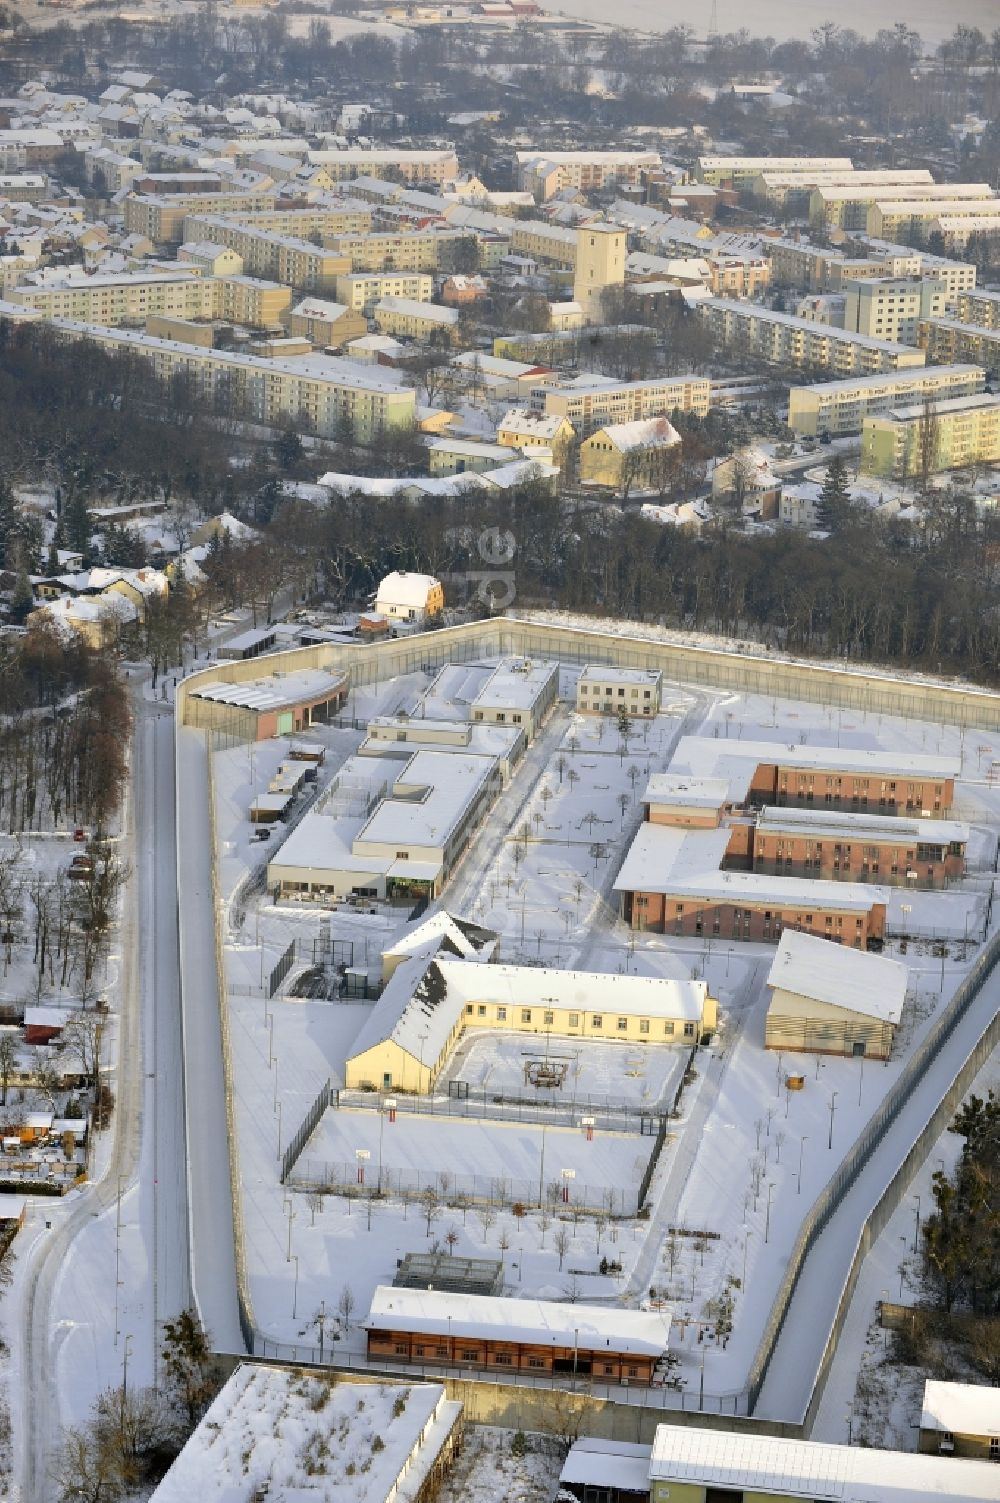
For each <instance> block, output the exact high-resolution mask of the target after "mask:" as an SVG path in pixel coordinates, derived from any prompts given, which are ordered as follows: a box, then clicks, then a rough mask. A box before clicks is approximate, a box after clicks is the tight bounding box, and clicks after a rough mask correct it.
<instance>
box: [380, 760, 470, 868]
mask: <svg viewBox="0 0 1000 1503" xmlns="http://www.w3.org/2000/svg"><path fill="white" fill-rule="evenodd" d="M495 770H496V758H495V757H481V756H477V755H475V754H473V753H470V752H463V753H461V754H459V755H455V754H453V753H446V752H439V751H435V750H432V749H426V750H425V749H424V748H420V749H419V750H417V751H415V752H414V753H413V756H412V757H411V758H410V760H409V761H408V762H407V764H406V766H405V767H404V768H403V770H402V771H401V772H399V773H398V774H397V776H396V780H395V783H394V786H393V789H392V791H391V793H390V794H389V796H388V797H387V798H384V799H383V800H382V802H381V803H380V804H379V805H378V807H377V808H376V809H375V811H374V813H373V814H372V815H371V817H370V818H369V820H368V821H367V823H366V824H365V825H363V826H362V828H361V829H360V830H359V831H358V833H357V835H356V836H355V839H354V845H355V848H356V849H358V848H359V847H360V846H362V845H382V844H386V845H400V846H422V847H427V848H428V849H430V850H443V849H444V847H445V846H446V845H447V843H448V841H449V840H450V838H451V836H452V835H453V833H454V831H455V829H456V827H457V826H458V825H459V824H460V823H461V821H462V820H463V819H464V817H465V816H466V814H467V813H468V811H469V809H470V807H471V806H472V804H473V802H474V800H475V799H476V798H477V797H478V795H479V793H480V791H481V790H482V788H483V785H484V784H485V783H486V782H487V780H488V779H489V778H490V777H492V776H493V775H494V773H495ZM365 854H371V853H369V852H365ZM402 859H408V858H402ZM416 859H427V858H424V857H419V858H416Z"/></svg>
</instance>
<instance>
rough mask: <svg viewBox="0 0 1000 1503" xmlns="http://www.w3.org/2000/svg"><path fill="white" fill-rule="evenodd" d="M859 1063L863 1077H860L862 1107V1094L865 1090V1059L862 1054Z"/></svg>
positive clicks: (859, 1102) (859, 1099)
mask: <svg viewBox="0 0 1000 1503" xmlns="http://www.w3.org/2000/svg"><path fill="white" fill-rule="evenodd" d="M858 1063H859V1064H860V1066H861V1075H860V1077H859V1079H858V1105H859V1106H860V1105H861V1092H862V1091H863V1090H864V1088H865V1057H864V1055H863V1054H860V1055H859V1056H858Z"/></svg>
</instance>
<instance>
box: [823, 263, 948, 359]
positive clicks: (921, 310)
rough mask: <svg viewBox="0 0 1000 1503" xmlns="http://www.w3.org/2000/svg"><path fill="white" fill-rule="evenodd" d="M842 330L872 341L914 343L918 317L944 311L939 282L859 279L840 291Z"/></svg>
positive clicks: (942, 288)
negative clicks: (841, 296) (885, 340)
mask: <svg viewBox="0 0 1000 1503" xmlns="http://www.w3.org/2000/svg"><path fill="white" fill-rule="evenodd" d="M844 299H845V303H844V328H845V329H850V330H852V331H853V332H854V333H857V334H867V335H868V336H869V338H872V339H891V340H894V341H896V342H897V343H899V344H916V342H917V329H918V326H919V323H920V320H921V319H922V318H941V317H943V316H944V315H945V313H946V312H947V300H948V291H947V288H946V287H945V284H944V283H943V282H938V281H935V280H931V279H929V278H928V279H927V280H923V279H917V280H915V281H911V280H909V279H908V278H889V279H882V278H878V277H862V278H859V279H858V280H857V281H851V282H850V283H849V284H848V285H847V286H846V287H845V289H844Z"/></svg>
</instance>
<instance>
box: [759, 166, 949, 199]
mask: <svg viewBox="0 0 1000 1503" xmlns="http://www.w3.org/2000/svg"><path fill="white" fill-rule="evenodd" d="M933 181H934V179H933V178H932V177H931V175H930V173H929V172H928V171H927V169H926V168H925V167H913V168H888V167H887V168H881V169H874V170H870V171H861V172H824V171H819V172H817V171H803V172H761V173H760V174H758V176H757V177H755V178H754V179H753V181H752V182H751V184H750V192H751V193H752V194H753V196H754V198H762V199H764V201H765V202H766V203H768V204H770V205H771V207H772V208H773V209H787V208H789V207H790V206H793V205H795V204H797V203H801V204H802V205H803V207H805V206H806V205H807V204H808V200H809V196H810V194H811V193H812V191H813V189H814V188H851V187H855V188H862V187H882V188H891V189H897V188H908V187H911V186H913V185H915V184H924V183H932V182H933Z"/></svg>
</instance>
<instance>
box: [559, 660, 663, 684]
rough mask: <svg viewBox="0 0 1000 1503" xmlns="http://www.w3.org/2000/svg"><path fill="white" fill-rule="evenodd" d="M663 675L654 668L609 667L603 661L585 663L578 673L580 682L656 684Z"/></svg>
mask: <svg viewBox="0 0 1000 1503" xmlns="http://www.w3.org/2000/svg"><path fill="white" fill-rule="evenodd" d="M662 677H663V675H662V673H660V671H659V670H658V669H656V668H611V667H609V666H607V665H606V664H605V663H585V664H584V666H583V669H582V671H581V673H580V679H579V682H580V683H581V684H582V683H584V682H585V681H586V682H587V683H592V682H595V681H596V682H597V683H600V684H658V683H659V682H660V680H661V679H662Z"/></svg>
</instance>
